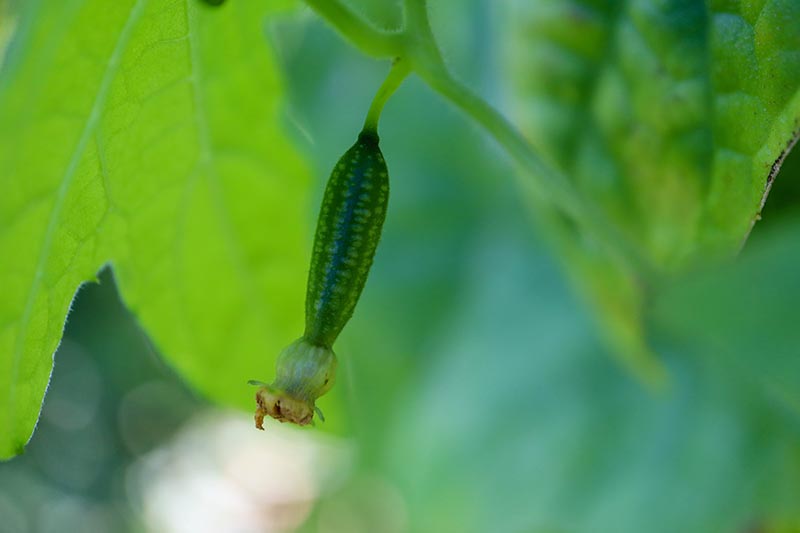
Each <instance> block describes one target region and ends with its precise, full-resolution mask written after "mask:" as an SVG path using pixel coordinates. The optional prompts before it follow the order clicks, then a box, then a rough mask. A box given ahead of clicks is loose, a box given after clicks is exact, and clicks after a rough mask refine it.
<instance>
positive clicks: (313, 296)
mask: <svg viewBox="0 0 800 533" xmlns="http://www.w3.org/2000/svg"><path fill="white" fill-rule="evenodd" d="M388 202H389V172H388V169H387V168H386V162H385V161H384V159H383V154H382V153H381V150H380V147H379V139H378V135H377V133H376V132H375V131H374V130H372V129H368V128H365V129H364V130H363V131H362V132H361V133H360V134H359V136H358V140H357V141H356V142H355V144H354V145H353V146H352V147H351V148H350V149H349V150H347V152H345V154H344V155H343V156H342V157H341V158H340V159H339V162H338V163H336V166H335V167H334V168H333V172H332V173H331V176H330V178H329V179H328V184H327V186H326V188H325V195H324V197H323V199H322V207H321V208H320V212H319V217H318V219H317V231H316V235H315V237H314V247H313V251H312V256H311V268H310V270H309V273H308V288H307V292H306V327H305V333H304V334H303V336H302V337H300V338H299V339H297V340H296V341H295V342H293V343H292V344H290V345H289V346H288V347H287V348H286V349H284V350H283V352H281V355H280V356H279V357H278V363H277V370H276V377H275V381H274V382H273V383H272V384H271V385H265V386H262V387H261V388H260V389H259V390H258V392H257V393H256V403H257V404H258V408H257V410H256V415H255V420H256V427H257V428H259V429H263V420H264V417H265V416H267V415H269V416H271V417H273V418H275V419H276V420H279V421H281V422H292V423H295V424H298V425H301V426H304V425H307V424H310V423H311V422H312V420H313V417H314V412H315V411H317V412H319V411H318V410H317V409H316V406H315V402H316V399H317V398H319V397H320V396H322V395H323V394H325V393H326V392H328V390H330V388H331V386H332V385H333V380H334V377H335V374H336V355H335V354H334V352H333V343H334V342H335V341H336V338H337V337H338V336H339V333H341V331H342V328H344V326H345V324H347V321H348V320H350V317H351V316H353V311H354V309H355V306H356V303H358V298H359V297H360V296H361V291H362V290H363V289H364V284H365V283H366V281H367V276H368V275H369V269H370V267H371V266H372V260H373V258H374V257H375V251H376V249H377V247H378V242H379V241H380V236H381V229H382V228H383V222H384V220H385V219H386V209H387V205H388Z"/></svg>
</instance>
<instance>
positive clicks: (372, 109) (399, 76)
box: [364, 58, 411, 134]
mask: <svg viewBox="0 0 800 533" xmlns="http://www.w3.org/2000/svg"><path fill="white" fill-rule="evenodd" d="M410 71H411V68H410V65H409V63H408V61H407V60H404V59H401V58H397V59H395V60H394V62H393V63H392V69H391V70H390V71H389V75H388V76H386V79H385V80H384V81H383V84H381V86H380V88H378V92H377V93H375V98H373V99H372V105H370V106H369V111H368V112H367V118H366V120H364V131H365V132H372V133H375V134H377V133H378V120H379V119H380V118H381V112H382V111H383V106H384V105H386V102H387V101H388V100H389V98H390V97H391V96H392V94H394V92H395V91H396V90H397V88H398V87H400V85H401V84H402V83H403V80H404V79H406V76H408V73H409V72H410Z"/></svg>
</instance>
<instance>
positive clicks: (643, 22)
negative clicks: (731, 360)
mask: <svg viewBox="0 0 800 533" xmlns="http://www.w3.org/2000/svg"><path fill="white" fill-rule="evenodd" d="M510 15H511V17H510V18H509V21H508V23H509V25H510V26H511V27H512V28H513V31H511V32H508V35H509V41H508V43H509V46H508V52H509V61H508V65H509V72H510V75H511V76H512V81H513V86H514V88H515V90H514V99H513V100H514V110H515V112H514V116H515V119H516V121H517V123H518V124H519V125H520V126H521V127H522V128H523V129H524V130H525V132H526V133H527V135H528V136H529V138H530V139H531V140H532V142H533V143H534V144H535V145H536V146H537V147H538V148H539V149H540V150H542V151H543V152H544V153H545V154H546V155H547V156H548V157H549V158H550V159H551V160H552V161H553V163H554V164H556V165H558V166H560V167H561V168H562V169H563V170H564V171H565V172H566V173H567V174H568V175H569V176H570V177H571V179H572V180H573V181H574V183H575V184H576V185H577V186H578V188H579V189H580V190H581V191H582V193H583V194H584V195H586V196H587V197H588V198H590V199H591V200H592V201H593V202H596V203H597V204H599V205H600V206H601V207H602V209H603V211H604V212H605V213H606V215H607V216H608V217H609V218H610V219H611V220H612V221H613V222H614V223H615V224H616V225H617V226H618V227H620V228H621V229H622V230H623V232H624V233H625V234H627V235H628V237H629V238H630V239H631V240H632V241H633V242H634V244H635V246H636V247H637V248H638V249H640V250H641V252H642V254H643V255H644V256H645V257H647V258H648V259H649V260H650V261H652V263H653V264H654V265H655V267H656V270H657V271H658V272H660V273H665V272H666V273H671V272H674V271H676V270H682V269H685V268H686V267H687V266H689V265H693V264H697V263H699V262H704V261H706V260H707V259H708V258H709V257H712V258H713V257H718V256H720V255H721V256H729V255H731V254H734V253H735V252H736V251H737V250H738V249H739V247H740V246H741V245H742V243H743V242H744V240H745V239H746V237H747V235H748V233H749V231H750V229H751V227H752V225H753V224H754V223H755V221H756V220H758V217H759V213H760V211H761V209H762V205H763V202H764V200H765V198H766V195H767V193H768V191H769V188H770V185H771V183H772V180H773V179H774V177H775V173H776V171H777V169H778V167H779V163H780V161H781V158H782V157H783V155H784V154H785V153H786V151H787V149H788V147H789V146H790V145H791V143H792V141H793V140H794V139H795V138H796V136H797V134H798V127H800V126H799V124H798V121H800V3H798V2H796V1H795V0H762V1H756V0H742V1H723V0H719V1H711V2H698V1H695V0H665V1H659V2H656V1H650V0H628V1H624V2H617V1H604V0H549V1H542V2H526V1H518V2H514V3H513V5H512V8H511V9H510ZM541 211H547V208H546V206H542V207H541ZM546 218H548V219H549V220H550V224H551V225H552V226H554V227H555V228H556V231H558V232H560V234H561V236H562V238H561V239H560V243H559V245H560V246H561V248H562V249H563V251H564V255H565V257H566V258H567V261H566V263H567V264H568V265H569V266H570V270H571V271H572V273H573V275H574V277H575V278H576V280H577V282H578V284H579V285H581V286H582V287H583V288H584V290H585V292H586V294H587V295H588V298H589V300H590V301H591V303H592V305H593V306H594V307H596V308H597V315H598V317H599V319H600V321H601V322H602V323H604V325H605V328H606V330H607V331H608V332H609V334H610V335H611V336H612V337H613V340H614V342H615V343H616V345H617V347H618V348H619V350H620V351H621V352H622V354H623V355H624V356H627V358H628V359H629V360H631V361H633V363H634V364H635V365H636V366H637V367H638V368H639V369H640V370H641V369H643V370H645V371H646V372H648V373H649V374H651V375H652V373H653V366H652V362H650V355H649V351H648V348H647V345H646V343H645V342H644V332H643V325H642V322H641V315H642V309H643V308H644V306H645V303H646V301H647V298H648V294H647V292H648V283H647V280H646V279H643V276H642V273H640V272H638V270H637V269H636V268H635V266H634V265H629V264H627V263H626V262H625V261H623V260H621V259H620V258H618V257H614V256H611V255H610V254H609V253H608V252H606V250H605V249H604V248H603V247H601V246H598V245H597V243H596V242H594V240H593V239H592V238H591V228H579V230H580V231H579V233H580V234H575V233H574V231H573V228H572V227H571V225H570V223H569V221H564V220H562V219H560V218H559V216H558V215H557V214H552V213H551V214H549V215H547V217H546ZM587 230H588V231H587Z"/></svg>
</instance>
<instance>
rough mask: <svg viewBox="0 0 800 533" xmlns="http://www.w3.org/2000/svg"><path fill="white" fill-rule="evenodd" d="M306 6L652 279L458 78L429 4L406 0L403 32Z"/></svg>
mask: <svg viewBox="0 0 800 533" xmlns="http://www.w3.org/2000/svg"><path fill="white" fill-rule="evenodd" d="M305 2H306V4H307V5H308V6H309V7H310V8H311V9H313V10H314V11H315V12H316V13H317V14H318V15H319V16H320V17H321V18H323V19H324V20H325V21H327V22H328V23H329V24H331V25H332V26H333V27H334V28H336V30H338V31H339V32H340V33H341V34H342V35H343V36H344V37H345V38H346V39H347V40H349V41H350V42H351V43H352V44H353V45H355V46H356V47H357V48H358V49H359V50H360V51H361V52H363V53H364V54H366V55H368V56H371V57H374V58H380V59H394V60H395V62H396V63H398V60H399V63H400V64H402V65H403V68H405V69H408V70H407V71H405V72H404V74H403V77H404V76H405V75H406V74H408V73H410V72H413V73H415V74H416V75H417V76H419V77H420V78H421V79H422V80H423V81H424V82H425V83H427V84H428V85H429V86H430V87H431V88H432V89H433V90H434V91H436V92H437V93H439V94H440V95H441V96H443V97H444V98H445V99H446V100H448V101H449V102H451V103H452V104H453V105H455V106H456V107H457V108H459V109H460V110H461V111H462V112H463V113H465V114H466V115H467V116H468V117H470V118H471V119H472V120H474V121H475V122H477V123H478V124H480V125H481V127H483V129H484V130H485V131H486V132H487V133H488V134H489V135H490V136H491V137H492V138H493V139H494V140H495V141H496V142H497V143H498V144H499V145H500V146H501V147H502V148H503V149H504V150H505V151H506V152H507V153H508V154H509V155H510V156H511V157H512V158H513V159H514V160H515V161H516V162H517V164H518V165H520V166H521V167H522V169H523V170H524V171H525V174H526V175H527V176H529V178H530V179H531V180H533V185H534V188H535V190H536V191H537V192H538V194H540V195H542V196H543V198H542V199H543V200H544V201H545V202H548V203H550V204H552V205H554V206H555V207H557V208H558V209H559V210H560V211H561V212H562V213H563V214H564V215H565V216H567V217H569V218H570V219H572V220H573V221H574V222H575V224H576V225H577V226H578V227H580V228H581V229H582V230H583V231H584V232H586V233H589V234H593V235H594V236H595V237H596V238H597V239H598V240H599V241H600V242H601V243H602V244H603V245H604V246H605V247H607V248H608V249H609V251H611V252H612V253H614V254H615V255H618V256H620V257H621V258H622V259H623V260H626V262H627V263H628V264H630V265H632V266H633V267H635V269H636V270H637V271H638V272H640V273H642V274H644V275H646V276H652V275H653V273H654V272H653V267H652V265H651V264H650V262H649V261H648V260H647V259H646V258H645V257H644V256H643V255H642V253H641V252H640V251H639V249H638V248H637V247H636V246H635V245H634V243H632V242H631V241H630V239H629V238H628V237H627V236H626V235H624V234H622V233H621V232H620V231H619V229H618V228H617V227H616V226H615V225H614V224H612V223H611V222H610V221H609V220H608V218H607V217H606V216H605V214H604V213H602V212H601V211H600V210H599V209H598V208H597V207H596V206H595V205H594V204H593V203H592V202H591V201H589V200H588V199H587V198H585V197H584V196H583V195H582V194H581V193H580V192H579V191H578V189H577V188H575V186H574V185H573V184H572V182H570V180H569V179H568V178H567V177H566V175H564V173H563V172H561V171H560V170H558V169H556V168H555V167H553V166H551V165H549V164H547V163H546V162H545V161H544V160H543V158H542V157H541V156H540V155H539V154H538V153H537V152H536V150H535V149H534V148H533V147H532V146H531V145H530V143H529V142H528V141H527V140H526V139H525V137H524V136H523V135H522V134H521V133H520V132H519V130H517V129H516V128H515V127H514V126H513V125H512V124H511V123H510V122H509V121H508V120H507V119H506V118H505V117H504V116H503V115H502V114H500V113H499V112H498V111H497V110H496V109H494V108H493V107H492V106H491V105H490V104H488V103H487V102H486V101H485V100H484V99H483V98H481V97H480V96H479V95H478V94H477V93H475V92H474V91H472V90H471V89H470V88H469V87H467V86H466V85H465V84H463V83H462V82H461V81H459V80H458V79H457V78H456V77H455V76H453V75H452V73H451V72H450V70H449V69H448V68H447V65H446V64H445V61H444V59H443V58H442V55H441V52H440V50H439V47H438V45H437V43H436V39H435V37H434V35H433V31H432V30H431V26H430V22H429V19H428V7H427V0H405V1H404V21H403V26H402V27H401V28H400V29H397V30H383V29H380V28H377V27H375V26H374V25H372V24H371V23H370V22H369V21H367V20H366V19H364V18H363V17H362V16H361V15H359V14H358V13H356V12H355V11H353V10H352V9H351V8H350V7H348V6H346V5H345V4H344V3H343V2H342V0H305ZM396 76H397V71H396V70H395V69H393V70H392V73H390V74H389V78H387V81H386V82H385V83H384V86H387V84H389V85H391V83H394V81H397V80H396V78H394V77H396ZM393 79H394V81H392V80H393ZM400 80H402V77H401V78H400ZM382 89H383V87H382ZM379 94H380V91H379ZM389 94H390V93H389ZM386 97H387V98H388V94H387V95H386ZM376 99H377V97H376ZM383 103H385V100H383V101H381V106H382V105H383ZM378 111H379V110H378ZM371 114H372V113H371ZM368 120H369V118H368Z"/></svg>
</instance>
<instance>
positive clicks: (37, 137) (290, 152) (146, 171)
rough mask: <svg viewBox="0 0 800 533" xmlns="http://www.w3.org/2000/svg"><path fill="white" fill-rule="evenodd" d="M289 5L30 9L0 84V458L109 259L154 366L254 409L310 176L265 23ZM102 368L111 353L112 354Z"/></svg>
mask: <svg viewBox="0 0 800 533" xmlns="http://www.w3.org/2000/svg"><path fill="white" fill-rule="evenodd" d="M288 4H289V3H288V2H264V1H262V0H241V1H236V2H227V3H226V4H225V5H223V6H221V7H217V8H210V7H208V6H206V5H205V4H203V3H201V2H197V1H195V0H179V1H167V0H119V1H114V2H106V1H104V0H67V1H55V0H53V1H50V0H42V1H40V2H36V3H30V4H28V5H27V6H26V7H25V9H24V11H25V13H24V16H25V17H27V18H24V19H22V20H21V21H20V25H19V28H20V30H19V32H18V35H16V37H15V41H14V42H13V44H12V48H13V49H14V54H13V55H14V57H13V58H12V60H11V61H9V63H8V64H7V65H6V68H5V69H4V71H3V72H2V77H1V78H0V172H1V173H0V257H2V258H3V260H2V261H1V262H0V287H2V292H3V298H2V300H0V427H2V428H3V430H2V431H0V458H7V457H10V456H12V455H13V454H15V453H19V452H20V451H21V450H22V448H23V446H24V444H25V443H26V441H27V440H28V438H29V436H30V434H31V432H32V430H33V427H34V424H35V422H36V419H37V416H38V413H39V409H40V405H41V401H42V396H43V394H44V392H45V388H46V386H47V382H48V377H49V375H50V371H51V368H52V355H53V352H54V351H55V349H56V347H57V345H58V342H59V339H60V337H61V334H62V329H63V325H64V320H65V317H66V315H67V312H68V310H69V306H70V301H71V300H72V298H73V295H74V294H75V291H76V289H77V288H78V286H79V285H80V284H81V283H83V282H86V281H89V280H93V279H94V276H95V274H96V272H97V271H98V270H99V269H100V268H101V267H102V266H103V265H104V264H106V263H110V264H111V266H112V267H113V270H114V273H115V278H116V281H117V283H118V284H119V287H120V291H121V294H122V296H123V299H124V300H125V302H126V304H127V305H128V307H129V308H130V309H131V310H132V311H133V312H134V313H135V314H136V315H137V316H138V318H139V320H140V321H141V323H142V325H143V326H144V328H145V330H146V331H147V332H148V333H149V334H150V335H151V337H152V338H153V339H154V341H155V343H156V345H157V346H158V347H159V349H160V350H161V351H163V353H164V355H165V357H166V358H167V360H168V362H169V363H170V364H171V365H172V366H174V367H175V369H176V370H178V371H179V372H180V374H181V375H182V376H184V377H185V378H186V379H187V380H188V381H189V382H190V383H191V384H192V385H194V386H195V387H196V388H197V389H198V390H199V391H200V392H201V393H203V394H204V395H206V396H208V397H209V398H211V399H213V400H216V401H219V402H221V403H224V404H230V405H237V406H240V407H244V408H247V409H250V408H251V403H252V402H253V400H252V395H253V393H254V391H253V390H252V389H251V388H249V387H248V386H247V385H246V382H247V380H248V379H251V378H262V379H264V378H269V377H270V375H271V373H272V372H273V363H274V360H275V357H276V356H277V354H278V352H279V351H280V349H281V348H282V347H283V345H284V344H287V343H288V342H289V341H291V340H292V339H293V338H294V337H296V336H297V335H298V334H299V332H300V331H301V326H302V323H301V320H302V295H303V284H304V275H305V272H306V267H305V265H306V262H307V256H306V253H307V250H306V248H307V247H306V245H305V243H306V240H307V239H306V237H307V234H308V233H307V231H308V228H307V223H306V222H307V221H306V207H307V200H308V198H307V181H308V180H307V171H306V168H305V166H304V164H303V162H302V161H301V159H300V158H299V157H298V155H297V154H296V152H295V150H294V149H293V147H292V145H291V143H290V142H289V140H288V138H287V136H286V134H285V132H284V130H283V128H282V127H281V120H282V116H281V104H282V101H283V87H282V82H281V77H280V75H279V73H278V68H277V65H276V62H275V59H274V58H273V56H272V53H271V51H270V49H269V47H268V45H267V43H266V40H265V38H264V35H263V29H262V23H261V21H262V20H263V17H264V16H265V15H266V14H268V13H274V12H277V11H280V10H283V9H285V8H286V7H287V5H288ZM110 355H112V356H113V354H110Z"/></svg>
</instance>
